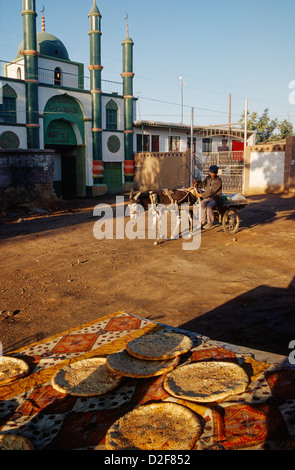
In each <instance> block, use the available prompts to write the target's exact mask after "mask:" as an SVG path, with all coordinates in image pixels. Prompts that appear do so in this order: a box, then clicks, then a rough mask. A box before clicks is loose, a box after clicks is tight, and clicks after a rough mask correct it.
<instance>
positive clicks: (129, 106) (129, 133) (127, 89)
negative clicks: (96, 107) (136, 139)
mask: <svg viewBox="0 0 295 470" xmlns="http://www.w3.org/2000/svg"><path fill="white" fill-rule="evenodd" d="M126 20H127V36H126V38H125V39H124V41H123V42H122V46H123V73H122V74H121V76H122V78H123V96H124V118H125V127H124V141H125V162H124V176H125V183H128V182H132V181H133V177H134V155H133V121H134V116H133V104H134V97H133V77H134V73H133V45H134V43H133V41H132V39H131V38H130V37H129V25H128V15H127V18H126Z"/></svg>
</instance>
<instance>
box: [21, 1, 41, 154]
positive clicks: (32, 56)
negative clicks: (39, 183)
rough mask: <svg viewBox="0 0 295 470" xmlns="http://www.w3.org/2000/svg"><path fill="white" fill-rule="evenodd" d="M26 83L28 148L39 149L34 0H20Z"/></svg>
mask: <svg viewBox="0 0 295 470" xmlns="http://www.w3.org/2000/svg"><path fill="white" fill-rule="evenodd" d="M22 8H23V10H22V16H23V35H24V50H23V51H22V54H23V56H24V61H25V85H26V127H27V145H28V148H29V149H39V147H40V138H39V130H40V125H39V99H38V85H39V80H38V56H39V53H38V51H37V32H36V17H37V13H36V5H35V0H22Z"/></svg>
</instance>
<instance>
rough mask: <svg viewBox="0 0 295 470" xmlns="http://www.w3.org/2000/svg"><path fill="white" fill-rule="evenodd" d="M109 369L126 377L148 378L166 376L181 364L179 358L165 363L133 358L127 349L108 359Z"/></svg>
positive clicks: (111, 355)
mask: <svg viewBox="0 0 295 470" xmlns="http://www.w3.org/2000/svg"><path fill="white" fill-rule="evenodd" d="M107 364H108V366H109V368H110V369H111V370H112V371H113V372H116V373H117V374H120V375H123V376H125V377H134V378H147V377H156V376H158V375H162V374H165V373H166V372H169V371H170V370H172V369H174V367H176V366H177V365H178V364H179V357H175V358H173V359H169V360H164V361H146V360H144V359H138V358H137V357H133V356H131V355H130V354H129V353H128V352H127V351H126V349H124V350H123V351H119V352H117V353H114V354H110V355H109V356H108V357H107Z"/></svg>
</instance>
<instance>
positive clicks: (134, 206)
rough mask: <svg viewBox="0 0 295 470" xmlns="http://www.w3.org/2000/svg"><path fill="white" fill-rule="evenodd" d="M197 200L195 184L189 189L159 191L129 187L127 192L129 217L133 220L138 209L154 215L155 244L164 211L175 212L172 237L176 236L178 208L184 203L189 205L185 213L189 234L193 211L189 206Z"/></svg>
mask: <svg viewBox="0 0 295 470" xmlns="http://www.w3.org/2000/svg"><path fill="white" fill-rule="evenodd" d="M197 200H198V197H197V195H196V189H195V185H194V186H193V187H192V188H189V189H185V188H182V189H175V190H171V189H162V190H161V191H144V192H143V191H136V192H135V191H134V190H133V189H131V191H130V194H129V204H128V207H129V212H130V219H131V220H133V221H134V222H135V221H136V220H137V217H138V212H139V211H140V210H144V211H148V210H151V211H152V214H153V216H154V218H153V228H155V229H156V241H155V245H157V244H158V240H159V239H160V238H161V221H162V217H163V216H164V214H165V212H166V213H167V212H171V213H173V212H175V213H176V227H175V229H174V231H173V235H172V238H175V237H176V230H177V232H178V234H179V226H180V213H179V212H180V209H181V205H183V204H186V205H188V206H189V211H188V213H187V215H188V217H189V232H190V234H191V232H192V229H193V226H192V221H193V211H192V209H191V206H192V205H193V204H195V203H196V202H197Z"/></svg>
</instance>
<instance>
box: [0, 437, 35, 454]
mask: <svg viewBox="0 0 295 470" xmlns="http://www.w3.org/2000/svg"><path fill="white" fill-rule="evenodd" d="M0 450H35V447H34V445H33V444H32V442H31V441H30V439H28V438H27V437H25V436H20V435H17V434H0Z"/></svg>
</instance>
